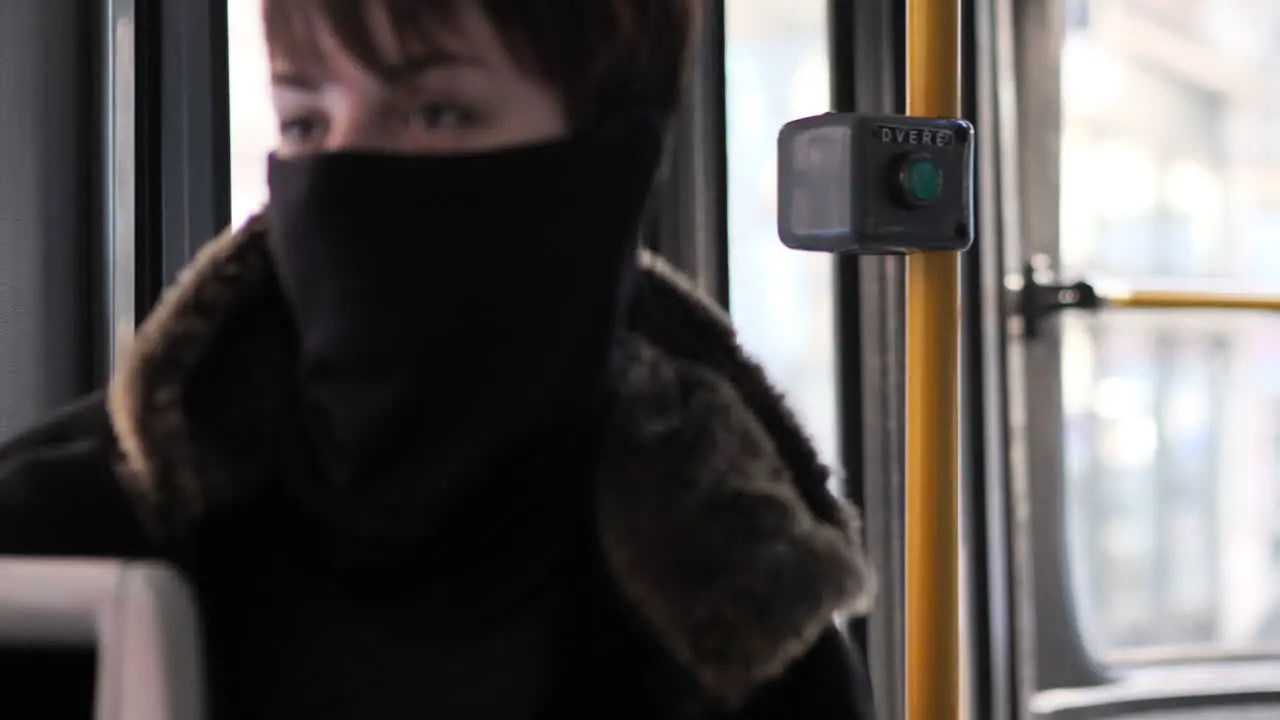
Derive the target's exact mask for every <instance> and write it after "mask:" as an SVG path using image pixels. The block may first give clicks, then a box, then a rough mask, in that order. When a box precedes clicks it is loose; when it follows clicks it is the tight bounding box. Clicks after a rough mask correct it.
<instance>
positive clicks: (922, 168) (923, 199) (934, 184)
mask: <svg viewBox="0 0 1280 720" xmlns="http://www.w3.org/2000/svg"><path fill="white" fill-rule="evenodd" d="M898 187H899V190H900V191H901V193H902V196H903V199H904V200H906V201H907V202H908V203H909V204H911V205H914V206H916V207H923V206H925V205H928V204H930V203H932V202H933V201H934V200H937V199H938V196H939V195H941V194H942V168H940V167H938V165H937V163H935V162H934V161H933V159H932V158H930V157H929V156H928V155H923V154H919V155H909V156H907V157H906V158H905V159H903V161H902V164H901V165H899V169H898Z"/></svg>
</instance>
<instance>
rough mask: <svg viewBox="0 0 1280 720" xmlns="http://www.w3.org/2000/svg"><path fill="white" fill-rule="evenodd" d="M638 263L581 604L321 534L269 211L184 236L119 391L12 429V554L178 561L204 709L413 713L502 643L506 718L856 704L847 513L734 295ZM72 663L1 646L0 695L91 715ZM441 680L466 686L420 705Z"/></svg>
mask: <svg viewBox="0 0 1280 720" xmlns="http://www.w3.org/2000/svg"><path fill="white" fill-rule="evenodd" d="M639 262H640V263H641V265H642V266H643V269H644V272H643V273H642V278H641V280H640V285H639V288H638V289H637V293H636V299H635V301H634V303H633V306H632V308H631V311H630V318H629V322H630V333H629V335H628V337H627V339H626V343H625V348H624V351H625V352H624V355H625V358H626V372H625V373H624V380H623V382H622V387H621V396H620V397H621V399H620V401H619V402H618V404H617V408H616V409H615V411H614V418H613V420H612V424H611V425H610V427H609V428H608V431H607V433H606V435H607V437H608V440H607V442H606V443H605V448H604V450H603V451H602V453H601V455H602V458H601V461H600V468H599V473H598V475H597V479H596V481H595V488H594V490H593V493H592V498H591V502H590V504H587V503H584V505H583V507H584V510H585V511H584V512H583V513H582V514H583V515H590V516H591V517H590V522H589V523H588V526H589V527H590V528H591V535H590V536H589V537H590V539H589V540H588V541H587V542H584V543H582V545H584V546H588V547H586V549H585V550H584V552H583V555H582V559H581V562H580V563H578V564H577V565H576V566H575V571H574V573H573V574H571V575H569V574H567V575H565V576H564V577H565V579H564V581H563V583H557V585H562V586H563V589H564V592H560V593H558V594H554V595H555V596H556V597H558V598H561V599H562V600H563V599H565V598H573V600H572V602H573V610H572V612H568V611H565V612H560V613H559V614H556V612H555V611H554V608H556V607H560V606H561V605H563V603H560V604H557V603H549V604H548V607H549V608H552V609H551V610H547V612H545V613H542V612H541V611H535V610H530V609H529V607H528V606H529V603H520V604H509V605H513V606H511V607H507V608H505V609H504V610H503V611H502V612H503V613H505V614H506V616H505V617H502V618H500V619H498V620H497V621H495V620H494V618H493V617H492V616H490V617H488V618H487V619H485V620H483V621H481V620H479V619H478V618H479V617H480V616H479V615H474V616H473V615H469V614H468V613H469V612H471V609H469V608H450V607H431V606H430V596H431V593H430V587H428V586H429V578H426V579H424V578H421V577H418V574H420V573H421V574H429V573H428V572H426V571H418V570H417V569H416V568H415V566H414V565H413V563H412V562H406V563H400V564H397V563H395V562H391V563H389V564H388V565H387V566H386V567H384V568H382V569H381V570H376V569H375V570H370V569H369V568H367V567H366V568H363V569H361V570H350V569H341V568H338V567H336V566H334V565H332V564H327V562H326V560H325V558H326V557H328V555H327V554H326V552H315V550H316V548H323V547H324V541H325V538H324V537H323V533H322V532H321V531H319V530H317V528H316V527H314V525H313V524H308V522H307V521H306V520H305V518H303V516H302V515H301V514H300V513H298V512H297V509H296V508H294V507H291V505H290V502H289V500H288V497H287V495H285V494H282V493H280V492H278V491H277V490H278V488H277V487H276V485H278V482H276V478H277V477H278V474H279V471H278V467H273V464H272V463H273V462H275V461H277V460H278V459H279V457H280V453H279V452H278V447H279V445H280V442H281V428H282V427H288V425H289V414H288V411H287V410H286V409H285V408H286V405H287V403H285V402H283V401H282V396H283V393H282V391H281V388H282V387H284V386H285V385H286V380H287V378H288V368H289V367H290V366H291V352H292V351H291V349H290V346H289V343H288V342H287V340H286V338H287V337H288V336H289V333H288V325H287V321H286V319H285V314H284V309H283V304H282V301H281V299H280V296H279V293H278V289H277V286H276V285H275V279H274V275H273V273H272V272H271V270H270V263H269V261H268V258H267V254H266V250H265V242H264V238H263V230H262V228H261V227H260V225H258V224H257V223H250V225H249V226H247V228H246V229H245V230H242V231H240V232H238V233H227V234H226V235H224V236H222V237H220V238H219V239H217V240H216V241H214V242H213V243H211V244H210V245H209V246H208V247H206V248H205V249H204V250H203V251H202V252H201V253H200V255H199V256H198V257H197V259H196V260H195V261H194V262H193V263H192V265H191V266H190V267H189V268H188V269H187V271H186V272H185V273H184V274H183V276H182V277H181V278H180V279H179V281H178V282H177V283H176V284H175V286H174V287H173V288H171V289H170V290H169V291H168V292H167V293H166V295H165V297H164V298H163V299H162V301H161V302H160V304H159V305H158V306H157V308H156V309H155V311H154V312H153V313H152V315H151V316H150V318H149V319H148V320H147V322H146V323H145V324H144V325H143V327H142V328H141V329H140V330H139V333H138V335H137V338H136V342H135V345H134V348H133V350H132V352H131V355H130V356H129V358H128V360H127V361H126V362H124V363H123V364H122V367H121V368H120V370H119V372H118V373H117V375H116V376H115V377H114V378H113V380H112V383H111V385H110V387H109V390H108V392H107V393H105V394H98V395H94V396H92V397H89V398H86V399H85V400H83V401H81V402H79V403H77V404H76V405H75V406H74V407H71V408H69V409H67V410H66V411H64V412H63V413H61V414H60V415H59V416H58V417H56V418H54V419H52V420H51V421H50V422H48V423H47V424H45V425H43V426H41V427H38V428H36V429H34V430H32V431H30V432H28V433H26V434H25V435H23V436H21V437H19V438H17V439H16V440H14V441H12V442H11V443H10V444H9V445H8V446H7V447H4V448H2V449H0V555H5V554H7V555H15V554H23V555H76V556H124V557H158V558H161V559H165V560H168V561H171V562H173V563H175V564H177V565H178V566H179V567H180V568H182V569H183V570H184V571H185V573H186V574H187V576H188V577H189V578H190V579H191V581H192V583H193V585H194V586H195V588H196V590H197V595H198V599H199V602H200V605H201V611H202V614H203V618H204V624H205V633H206V636H207V640H206V643H207V646H208V655H209V657H208V665H209V672H210V682H211V688H212V695H213V699H214V703H215V708H216V709H217V712H218V717H223V716H226V717H272V718H282V717H306V718H325V717H334V718H345V717H366V716H367V717H403V716H405V715H404V714H402V708H405V707H407V706H406V704H405V702H404V701H405V700H406V699H408V700H410V701H412V700H414V699H417V700H420V701H421V703H420V704H419V707H418V708H417V710H416V713H417V714H416V715H414V716H422V715H431V714H438V715H441V716H445V717H448V716H450V715H449V713H450V712H453V713H455V714H459V715H461V714H465V710H461V711H460V710H456V709H453V708H456V707H465V706H466V702H469V701H462V700H458V699H457V698H456V697H455V696H457V695H458V692H457V686H459V685H466V684H467V683H468V682H469V680H468V677H469V676H468V675H467V673H471V672H472V670H469V669H468V668H476V669H484V668H488V667H491V666H493V665H494V664H495V663H497V664H501V662H506V663H507V664H509V665H511V666H512V667H514V668H519V672H511V673H498V675H500V677H499V676H498V675H495V676H494V677H490V678H488V680H486V684H484V685H482V686H479V687H478V688H477V689H476V693H479V694H481V695H484V694H488V695H501V696H504V697H509V698H517V697H518V696H520V695H521V693H528V694H529V695H528V697H529V698H530V700H529V701H528V702H527V703H525V704H523V705H520V704H509V705H507V707H509V708H515V707H526V708H528V709H527V710H520V711H515V710H512V711H511V713H518V714H520V715H522V716H534V717H562V716H568V715H569V714H571V713H576V712H578V711H581V712H582V714H583V715H584V716H593V717H602V718H632V717H634V718H637V720H640V719H645V720H649V719H653V718H676V717H681V718H685V717H693V718H698V717H703V718H715V717H735V718H806V719H811V720H822V719H823V718H831V719H832V720H834V719H836V718H840V719H842V720H843V719H846V718H868V717H870V710H869V707H870V698H869V691H868V686H867V682H866V676H865V672H864V669H863V667H862V662H861V660H860V658H859V655H858V652H857V650H856V648H854V647H852V646H851V645H850V644H849V643H847V642H846V640H845V639H844V637H843V635H842V633H840V632H839V631H838V630H837V624H836V622H835V618H836V616H837V615H838V614H841V613H847V612H865V611H866V609H867V607H868V606H869V603H870V598H871V595H872V592H873V585H874V582H873V579H872V576H871V573H870V572H869V570H868V569H867V567H866V564H865V561H864V558H863V553H862V545H861V541H860V538H859V532H860V528H859V525H858V523H857V521H856V514H855V512H854V511H853V510H852V509H851V508H848V507H846V506H845V505H844V504H843V503H842V502H840V501H838V500H837V499H836V498H834V497H833V496H832V495H831V494H829V493H828V491H827V490H826V488H825V483H826V480H827V476H828V473H827V471H826V470H825V468H823V467H822V465H821V464H820V463H819V462H818V460H817V457H816V454H815V452H814V450H813V448H812V446H811V444H810V443H809V441H808V440H807V438H806V437H805V435H804V433H803V432H802V431H801V430H800V429H799V426H798V424H797V423H796V421H795V419H794V418H793V416H792V415H791V413H790V412H789V411H788V410H787V408H786V407H785V405H784V403H783V402H782V400H781V398H780V396H779V395H778V393H777V392H776V391H775V390H774V389H773V387H772V386H771V385H770V384H769V383H768V381H767V380H766V379H765V376H764V374H763V372H762V371H761V370H760V368H759V367H758V366H757V365H755V364H754V363H753V362H752V361H750V360H749V359H748V358H746V356H745V355H744V353H743V352H742V350H741V348H740V347H739V345H738V343H737V341H736V338H735V336H734V333H733V331H732V328H731V327H730V325H729V323H728V319H727V317H726V316H725V315H724V314H723V312H722V311H720V310H719V309H718V308H717V307H715V306H714V305H713V304H712V303H710V302H708V301H706V300H705V299H704V298H702V297H700V296H699V295H698V294H697V293H696V292H694V291H693V290H691V289H690V288H691V286H690V285H689V284H688V282H687V281H686V280H685V279H684V278H682V277H680V276H679V275H678V274H676V273H675V272H674V271H673V270H672V269H671V268H670V267H668V266H666V265H664V264H662V263H661V262H660V261H658V260H656V259H655V258H653V257H651V256H649V255H647V254H642V255H641V257H640V259H639ZM586 508H590V509H589V510H587V509H586ZM561 609H562V610H563V608H561ZM553 617H554V618H558V619H557V620H555V621H554V622H553V621H552V620H551V618H553ZM508 619H509V620H510V622H507V620H508ZM469 623H471V624H469ZM539 627H541V628H543V629H544V630H545V629H546V628H548V627H550V628H554V630H553V631H550V632H549V633H546V634H548V635H550V636H551V639H550V640H549V642H552V643H558V644H556V645H555V646H554V647H555V648H557V650H556V651H555V652H554V653H544V654H543V655H540V656H537V657H539V658H541V659H539V660H532V659H531V660H529V661H527V662H526V661H523V660H521V658H520V656H519V655H518V652H519V648H523V647H526V646H529V645H528V643H525V642H524V641H522V640H520V641H518V640H517V639H516V638H518V637H523V634H527V631H529V630H530V629H531V628H532V629H536V628H539ZM446 630H452V631H453V634H452V635H448V634H447V632H446ZM433 633H434V634H433ZM441 633H444V634H441ZM446 637H447V638H451V639H441V638H446ZM479 637H486V638H489V639H488V640H486V641H479V640H475V638H479ZM544 639H545V638H544ZM486 642H487V643H489V644H487V645H486V644H485V643H486ZM477 643H479V645H477ZM480 646H483V647H482V649H478V650H477V649H476V648H477V647H480ZM468 653H471V655H472V656H475V657H471V656H469V655H468ZM530 657H531V658H532V657H535V656H530ZM477 658H478V659H477ZM548 658H552V659H553V660H547V659H548ZM544 661H545V662H544ZM88 667H89V666H87V665H80V666H76V665H74V664H73V661H71V660H68V659H65V658H52V659H48V661H47V662H45V661H44V660H43V659H41V658H37V656H35V655H33V654H31V653H23V654H21V655H20V656H16V657H15V656H14V655H13V654H12V653H11V654H10V655H9V656H7V657H6V658H4V659H3V660H0V703H3V707H4V713H5V715H6V716H8V715H10V714H12V713H11V711H12V710H14V709H15V708H17V707H19V706H20V704H21V703H22V702H23V700H24V699H26V700H29V701H31V702H36V703H38V705H36V706H34V707H33V709H36V710H38V712H39V716H40V717H42V718H53V719H54V720H56V719H57V718H59V717H85V716H86V715H85V714H84V713H85V709H86V708H88V707H89V705H88V702H89V701H88V698H87V697H86V696H85V695H84V694H83V693H84V692H86V691H88V690H89V689H90V688H89V686H87V685H76V684H74V683H73V682H72V679H73V678H74V677H81V678H83V679H87V678H88V677H89V674H88ZM77 672H78V673H80V675H75V673H77ZM41 673H59V676H58V679H57V680H55V681H52V682H50V681H49V680H47V679H45V678H40V677H38V676H39V675H40V674H41ZM489 674H490V675H493V674H494V673H492V672H491V673H489ZM525 676H528V677H529V678H533V679H532V680H529V681H527V682H525V681H522V680H521V678H524V677H525ZM494 683H497V684H494ZM50 688H60V690H58V691H54V692H51V691H50ZM24 693H25V695H24ZM445 695H448V696H450V697H452V698H453V700H452V701H451V702H454V703H455V704H454V705H449V706H447V708H446V707H443V706H434V705H433V704H432V703H433V700H432V698H433V697H436V696H440V697H444V696H445ZM488 699H489V700H492V698H488ZM504 702H505V700H504ZM511 702H515V700H511ZM456 703H462V704H461V705H457V704H456ZM64 705H65V706H66V708H69V709H68V710H67V712H69V713H71V714H59V711H60V710H62V709H63V707H64ZM533 708H537V710H536V711H535V710H534V709H533ZM437 711H440V712H437ZM511 713H508V716H509V715H510V714H511ZM466 716H467V717H475V715H466Z"/></svg>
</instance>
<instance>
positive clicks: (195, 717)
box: [0, 557, 205, 720]
mask: <svg viewBox="0 0 1280 720" xmlns="http://www.w3.org/2000/svg"><path fill="white" fill-rule="evenodd" d="M0 647H8V648H13V647H20V648H32V649H53V648H93V649H95V650H96V655H97V658H98V666H97V682H96V686H97V693H96V697H95V700H94V717H95V720H203V719H204V717H205V698H204V675H203V650H202V647H201V641H200V632H199V620H198V616H197V613H196V605H195V601H194V598H193V596H192V593H191V592H190V590H189V589H188V587H187V584H186V582H185V581H184V580H183V578H182V577H181V576H180V575H179V574H178V573H177V571H176V570H174V569H173V568H171V567H169V566H167V565H164V564H162V563H156V562H134V561H124V560H74V559H44V558H11V557H0Z"/></svg>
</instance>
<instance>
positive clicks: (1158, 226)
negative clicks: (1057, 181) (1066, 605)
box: [1059, 0, 1280, 662]
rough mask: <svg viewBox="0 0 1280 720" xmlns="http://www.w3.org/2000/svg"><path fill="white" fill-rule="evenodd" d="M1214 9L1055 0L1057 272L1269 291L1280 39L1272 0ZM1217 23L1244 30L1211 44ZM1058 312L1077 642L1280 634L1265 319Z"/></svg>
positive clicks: (1126, 653)
mask: <svg viewBox="0 0 1280 720" xmlns="http://www.w3.org/2000/svg"><path fill="white" fill-rule="evenodd" d="M1063 1H1064V2H1066V0H1063ZM1219 5H1221V7H1220V8H1219V7H1218V6H1219ZM1212 6H1213V8H1214V10H1213V11H1212V12H1210V11H1209V10H1208V9H1207V8H1208V7H1209V4H1208V3H1206V2H1205V1H1204V0H1158V1H1155V0H1152V1H1149V2H1139V1H1137V0H1134V1H1131V2H1070V3H1068V7H1069V8H1071V16H1070V17H1071V22H1070V23H1068V24H1067V28H1066V34H1067V37H1066V41H1065V45H1064V50H1063V59H1062V60H1063V61H1062V72H1063V78H1062V80H1063V82H1062V88H1063V126H1062V138H1063V141H1062V142H1063V144H1062V183H1061V193H1062V198H1061V199H1062V205H1061V209H1062V225H1061V234H1060V248H1059V249H1060V260H1061V265H1062V269H1063V272H1064V273H1065V274H1066V275H1069V276H1077V277H1078V276H1086V277H1090V278H1092V279H1095V280H1101V279H1107V278H1111V279H1118V280H1122V281H1124V282H1125V284H1127V285H1129V286H1132V287H1148V288H1161V289H1196V290H1205V291H1223V292H1228V291H1249V290H1253V291H1268V290H1269V291H1272V292H1274V291H1275V289H1276V284H1275V283H1276V280H1275V278H1276V274H1275V273H1276V269H1277V267H1278V265H1277V263H1280V252H1278V251H1277V250H1276V248H1277V247H1280V246H1278V245H1277V236H1276V231H1277V229H1278V228H1280V224H1278V223H1277V218H1278V217H1280V152H1277V151H1276V150H1275V146H1280V143H1276V142H1275V141H1274V139H1273V138H1267V137H1265V135H1266V133H1265V132H1260V129H1261V128H1265V127H1271V126H1273V124H1274V119H1273V118H1274V115H1273V114H1270V111H1271V109H1272V108H1275V107H1280V86H1278V85H1277V84H1276V81H1275V80H1273V79H1272V78H1274V77H1276V76H1277V74H1278V73H1280V52H1278V51H1277V48H1276V44H1275V43H1274V42H1272V43H1271V46H1272V47H1271V48H1270V49H1268V48H1267V47H1266V43H1265V42H1261V41H1260V40H1259V38H1267V37H1269V38H1276V37H1280V12H1278V11H1280V2H1275V1H1273V0H1259V1H1258V2H1217V1H1215V2H1214V3H1212ZM1219 10H1221V12H1218V11H1219ZM1226 37H1230V38H1238V39H1239V42H1240V45H1239V46H1238V47H1235V48H1233V49H1232V51H1231V52H1224V51H1223V38H1226ZM1269 123H1270V124H1269ZM1062 327H1063V337H1062V340H1063V348H1062V368H1061V372H1062V388H1063V407H1064V411H1065V417H1064V422H1063V429H1064V439H1063V442H1064V448H1063V450H1064V452H1063V459H1064V463H1065V488H1066V493H1067V497H1066V498H1065V500H1066V502H1065V508H1066V513H1067V517H1066V518H1065V520H1066V522H1065V525H1066V529H1067V533H1068V538H1067V547H1068V550H1069V559H1070V566H1071V578H1072V581H1073V582H1072V585H1073V588H1074V593H1075V600H1076V602H1075V606H1076V608H1077V612H1078V613H1079V621H1080V627H1081V630H1082V631H1083V633H1084V636H1085V639H1086V641H1087V644H1088V645H1089V647H1090V648H1091V649H1092V651H1093V652H1094V653H1095V655H1096V656H1098V657H1099V658H1101V659H1102V660H1103V661H1104V662H1111V661H1124V660H1126V659H1143V658H1147V659H1151V658H1160V657H1172V656H1178V657H1181V656H1186V655H1188V654H1189V655H1193V656H1194V655H1206V654H1215V653H1220V652H1224V651H1240V650H1247V651H1259V650H1261V651H1271V650H1280V450H1278V448H1280V442H1277V438H1280V413H1277V410H1276V409H1277V408H1280V320H1277V319H1275V318H1274V317H1267V316H1262V315H1258V314H1255V313H1241V312H1223V311H1203V312H1201V311H1153V310H1133V311H1106V312H1104V313H1101V314H1098V315H1094V316H1084V315H1069V316H1065V317H1064V318H1063V324H1062Z"/></svg>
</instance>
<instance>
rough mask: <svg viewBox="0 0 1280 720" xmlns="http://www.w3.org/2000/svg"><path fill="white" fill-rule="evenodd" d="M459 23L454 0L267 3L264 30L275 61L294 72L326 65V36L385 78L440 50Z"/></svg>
mask: <svg viewBox="0 0 1280 720" xmlns="http://www.w3.org/2000/svg"><path fill="white" fill-rule="evenodd" d="M375 20H376V25H375ZM456 21H457V8H456V6H455V2H454V0H266V2H264V3H263V28H264V30H265V32H266V39H267V46H268V48H270V52H271V62H272V63H273V64H274V63H281V64H284V65H286V66H289V67H292V68H299V67H306V66H308V65H315V64H322V63H323V62H324V58H325V55H324V52H323V50H322V48H321V45H320V39H321V38H322V37H324V36H326V35H327V36H329V37H332V38H333V39H335V40H336V41H337V43H338V45H339V46H341V47H342V49H343V50H344V51H346V52H347V53H349V54H350V55H351V57H353V58H355V60H356V61H357V62H359V63H360V64H361V65H362V66H364V67H365V68H366V69H368V70H369V71H370V72H372V73H374V74H376V75H381V76H385V75H387V74H388V72H389V71H390V70H391V69H392V68H393V67H395V66H396V65H397V64H399V63H401V62H403V61H404V60H405V59H407V58H412V57H415V56H419V55H423V54H427V53H431V52H433V51H435V50H438V49H439V48H440V45H441V43H440V36H441V35H442V34H443V33H445V32H447V31H448V30H449V29H450V28H451V27H455V26H456ZM383 23H385V27H386V29H387V31H389V33H390V37H389V38H388V40H389V41H390V45H389V46H384V45H383V43H380V42H378V37H377V36H378V32H379V31H382V28H383ZM388 51H389V53H388Z"/></svg>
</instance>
